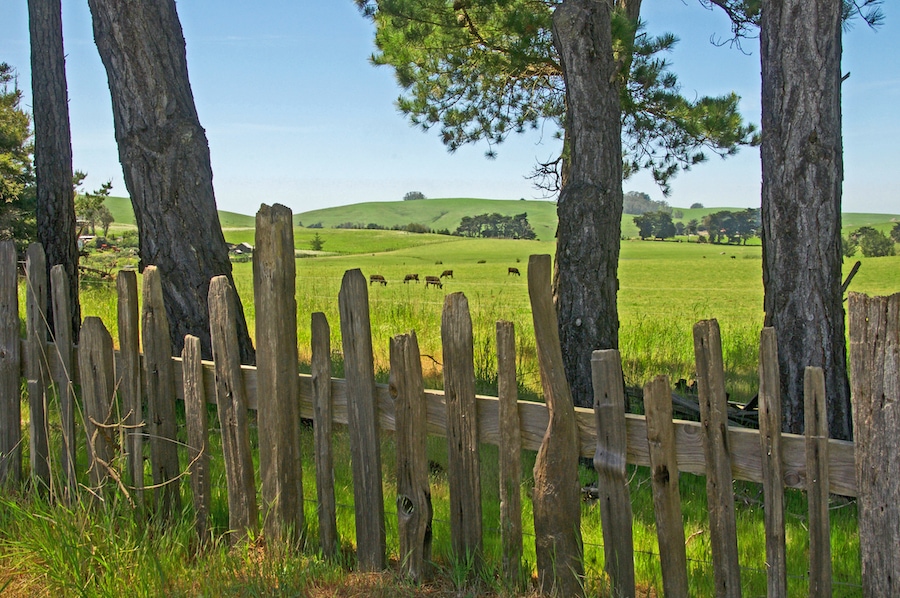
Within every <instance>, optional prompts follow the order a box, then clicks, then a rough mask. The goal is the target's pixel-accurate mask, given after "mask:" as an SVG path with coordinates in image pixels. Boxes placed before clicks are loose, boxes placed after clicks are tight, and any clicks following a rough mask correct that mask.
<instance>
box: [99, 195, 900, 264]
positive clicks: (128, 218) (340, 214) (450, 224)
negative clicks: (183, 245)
mask: <svg viewBox="0 0 900 598" xmlns="http://www.w3.org/2000/svg"><path fill="white" fill-rule="evenodd" d="M106 205H107V206H108V207H109V209H110V211H111V212H112V214H113V217H114V218H115V219H116V222H115V223H116V225H120V226H121V225H132V226H133V225H134V223H135V222H134V212H133V211H132V208H131V202H130V201H129V200H128V198H127V197H110V198H108V199H107V200H106ZM673 209H674V211H675V213H676V214H677V213H679V212H680V213H681V217H680V218H674V219H673V220H674V221H675V222H684V223H687V222H688V221H690V220H692V219H697V220H702V219H703V217H704V216H705V215H707V214H710V213H712V212H718V211H720V210H732V211H740V210H742V209H743V208H729V207H712V208H695V209H691V208H677V207H676V208H673ZM494 212H497V213H499V214H502V215H504V216H514V215H516V214H521V213H522V212H526V213H527V214H528V222H530V223H531V226H532V228H533V229H534V232H535V233H536V234H537V238H538V240H541V241H551V240H553V239H554V237H555V236H556V203H555V202H553V201H536V200H511V199H508V200H507V199H475V198H444V199H419V200H413V201H387V202H365V203H358V204H353V205H349V206H337V207H333V208H323V209H321V210H312V211H309V212H302V213H300V214H295V215H294V224H297V225H298V226H301V225H302V226H305V227H307V228H308V227H309V226H310V225H313V224H321V225H322V228H323V229H335V227H337V226H338V225H340V224H344V223H351V224H353V225H358V226H361V227H365V226H367V225H368V224H370V223H371V224H376V225H378V226H380V227H383V228H391V227H393V226H405V225H407V224H411V223H416V224H422V225H424V226H427V227H429V228H431V229H432V230H441V229H448V230H449V231H451V232H452V231H454V230H456V227H457V226H459V223H460V221H461V220H462V218H463V216H476V215H478V214H485V213H494ZM842 218H843V222H842V224H843V229H842V231H843V234H844V235H847V234H848V233H850V232H851V231H853V230H855V229H857V228H859V227H860V226H871V227H873V228H876V229H878V230H881V231H883V232H888V231H890V229H891V228H892V227H893V225H894V223H895V222H897V221H900V215H897V214H862V213H849V212H848V213H844V214H843V215H842ZM219 219H220V221H221V223H222V228H223V229H226V230H227V229H249V230H244V231H234V233H235V234H236V235H237V237H239V239H237V240H233V239H231V238H229V240H230V241H232V242H239V241H247V242H250V243H252V240H253V230H252V229H253V226H254V220H255V219H254V217H253V216H247V215H245V214H237V213H234V212H224V211H220V212H219ZM301 223H302V224H301ZM235 234H232V235H230V236H229V237H234V236H235ZM312 234H313V233H312V232H310V234H309V235H308V236H309V237H310V238H311V237H312ZM622 234H623V235H624V236H625V237H636V236H638V230H637V227H636V226H635V224H634V215H632V214H623V216H622ZM305 238H306V237H304V239H305ZM298 242H299V240H298ZM334 245H335V244H332V247H330V248H326V250H328V249H331V250H332V251H334V250H335V249H334ZM378 245H379V247H381V244H380V243H379V244H378ZM375 251H383V249H375Z"/></svg>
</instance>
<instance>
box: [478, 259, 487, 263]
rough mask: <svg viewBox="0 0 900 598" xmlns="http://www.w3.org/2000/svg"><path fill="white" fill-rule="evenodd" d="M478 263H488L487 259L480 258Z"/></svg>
mask: <svg viewBox="0 0 900 598" xmlns="http://www.w3.org/2000/svg"><path fill="white" fill-rule="evenodd" d="M478 263H479V264H486V263H487V260H478Z"/></svg>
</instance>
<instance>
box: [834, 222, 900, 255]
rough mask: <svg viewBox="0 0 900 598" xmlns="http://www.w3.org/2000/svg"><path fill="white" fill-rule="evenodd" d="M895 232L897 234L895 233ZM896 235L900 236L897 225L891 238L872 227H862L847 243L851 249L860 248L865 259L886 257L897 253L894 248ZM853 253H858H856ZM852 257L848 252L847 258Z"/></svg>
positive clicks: (892, 231) (853, 233)
mask: <svg viewBox="0 0 900 598" xmlns="http://www.w3.org/2000/svg"><path fill="white" fill-rule="evenodd" d="M895 231H897V232H896V233H895ZM895 234H896V235H897V236H900V230H898V226H897V225H894V228H893V229H892V230H891V235H890V236H888V235H886V234H884V233H883V232H881V231H879V230H876V229H874V228H872V227H871V226H861V227H859V228H858V229H856V230H855V231H853V232H852V233H850V237H849V239H847V241H846V243H847V245H849V246H850V247H854V246H855V247H859V250H860V251H862V254H863V255H864V256H865V257H885V256H889V255H894V254H895V253H896V251H895V248H894V242H895V240H894V236H895ZM842 245H843V243H842ZM853 253H856V251H854V252H853ZM852 255H853V254H852V253H851V254H850V255H847V253H846V252H845V253H844V256H845V257H851V256H852Z"/></svg>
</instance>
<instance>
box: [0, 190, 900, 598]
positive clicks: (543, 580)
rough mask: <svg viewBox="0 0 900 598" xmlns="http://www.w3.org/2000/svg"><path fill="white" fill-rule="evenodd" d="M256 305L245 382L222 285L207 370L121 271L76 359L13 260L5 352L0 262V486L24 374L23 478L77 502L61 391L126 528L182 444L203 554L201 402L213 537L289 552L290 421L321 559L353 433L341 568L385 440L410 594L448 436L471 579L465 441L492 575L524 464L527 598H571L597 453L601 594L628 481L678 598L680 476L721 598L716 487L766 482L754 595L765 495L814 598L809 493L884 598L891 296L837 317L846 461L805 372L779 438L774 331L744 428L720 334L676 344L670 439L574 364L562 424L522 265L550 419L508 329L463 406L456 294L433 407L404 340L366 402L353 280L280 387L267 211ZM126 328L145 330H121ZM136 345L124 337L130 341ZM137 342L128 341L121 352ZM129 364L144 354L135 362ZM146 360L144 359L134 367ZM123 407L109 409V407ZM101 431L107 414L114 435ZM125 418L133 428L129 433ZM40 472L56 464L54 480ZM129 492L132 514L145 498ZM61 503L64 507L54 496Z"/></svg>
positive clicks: (37, 256) (422, 560) (656, 418)
mask: <svg viewBox="0 0 900 598" xmlns="http://www.w3.org/2000/svg"><path fill="white" fill-rule="evenodd" d="M256 239H257V247H256V251H255V255H254V293H255V303H256V326H257V333H256V338H257V365H256V367H248V366H242V365H241V364H240V363H239V358H238V349H237V336H236V325H235V322H234V314H235V309H236V303H235V299H236V295H235V293H234V291H233V289H232V288H231V286H230V285H229V283H228V281H227V280H226V279H225V278H224V277H217V278H214V279H213V280H212V281H211V283H210V291H209V309H210V316H211V322H212V323H211V336H212V346H213V356H214V360H213V361H212V362H209V361H203V360H201V357H200V349H199V342H198V341H197V339H195V338H193V337H188V338H187V339H186V342H185V347H184V351H183V353H182V355H181V356H180V357H172V348H171V343H170V340H169V332H168V330H169V327H168V322H167V320H166V315H165V309H164V306H163V303H162V294H161V291H160V281H159V273H158V272H157V271H156V269H155V268H154V267H152V266H148V267H147V268H146V269H145V271H144V273H143V301H142V310H141V313H140V314H138V301H137V278H136V275H135V273H133V272H122V273H120V274H119V277H118V280H117V289H118V295H119V304H118V312H117V313H118V330H119V338H118V344H119V350H118V351H116V352H114V351H113V343H112V339H111V337H110V335H109V333H108V332H107V331H106V328H105V327H104V326H103V324H102V322H101V321H100V320H99V319H98V318H86V319H85V322H84V325H83V328H82V330H81V338H80V344H79V346H77V347H75V346H73V345H72V343H71V335H68V334H67V331H66V330H65V328H66V323H67V322H68V321H69V318H68V317H67V316H66V315H65V310H66V309H67V306H66V305H65V304H64V303H63V302H62V298H64V297H66V296H67V293H66V290H65V287H66V285H67V284H68V283H67V281H66V280H65V276H64V274H63V272H62V271H61V269H59V268H54V269H53V271H52V276H51V279H52V291H53V293H52V296H53V301H52V309H53V315H54V321H55V322H61V323H63V326H62V327H60V326H57V327H56V329H55V330H54V331H52V335H50V336H52V338H53V339H55V340H56V342H47V338H48V335H47V326H46V316H45V314H47V313H48V308H47V306H46V305H44V304H43V303H44V300H43V298H44V297H46V296H47V294H46V289H47V281H46V266H45V264H44V259H43V250H42V249H41V247H40V246H38V245H34V246H32V247H31V248H30V249H29V251H28V256H27V264H26V271H27V297H28V299H27V301H26V333H27V335H26V338H25V339H24V340H23V339H21V338H20V320H19V311H18V309H19V307H18V301H17V292H16V289H17V276H16V254H15V248H14V247H13V245H12V243H0V482H2V484H5V485H7V486H12V485H16V484H18V482H19V481H20V480H21V478H22V475H23V468H22V464H21V460H22V452H21V442H22V438H23V436H22V429H21V428H22V426H21V413H20V405H21V402H20V396H21V395H20V393H21V388H20V387H21V378H22V376H23V375H24V376H25V378H26V379H27V385H28V396H29V401H28V407H29V410H30V417H29V422H30V423H29V430H28V435H27V436H28V439H29V455H30V477H31V479H32V481H33V485H34V487H35V488H36V489H38V490H39V491H43V492H54V493H55V492H60V491H59V490H58V489H54V484H52V483H51V468H50V463H51V461H54V459H55V457H54V458H51V453H52V452H56V453H57V454H59V455H60V458H61V461H60V462H61V463H62V464H63V467H62V469H61V471H62V478H63V479H64V483H63V484H62V485H61V488H62V490H61V493H63V494H69V493H72V492H74V491H75V488H76V484H75V475H76V473H77V472H76V471H75V458H74V456H75V454H74V450H75V445H76V442H75V440H76V436H75V434H76V431H75V421H76V420H79V421H80V418H76V417H75V414H76V412H75V405H76V403H75V400H74V399H75V395H74V390H73V389H75V388H76V387H80V391H81V396H82V404H83V409H84V413H83V421H84V422H85V433H86V435H87V446H88V454H89V461H90V463H89V474H90V480H91V483H92V484H93V485H94V486H96V487H98V488H99V487H102V486H103V485H104V484H106V485H107V486H110V485H111V486H113V487H118V488H119V490H120V491H122V492H124V493H126V494H127V495H128V496H129V497H130V498H131V500H133V501H134V504H135V506H136V508H142V506H143V505H145V504H147V503H149V505H150V508H152V509H154V511H156V512H158V513H159V514H160V515H161V516H168V517H171V516H174V515H175V514H177V513H179V512H181V509H180V505H181V494H180V492H179V484H178V483H177V482H178V480H179V478H180V476H182V475H183V474H184V472H182V471H181V470H180V467H179V465H178V463H179V461H178V447H179V446H183V445H185V444H186V446H187V450H188V454H189V457H190V468H189V474H190V482H191V488H192V500H193V503H194V512H195V514H196V526H197V532H198V534H199V535H200V537H201V538H207V537H208V535H209V523H208V517H209V513H210V494H211V492H210V473H209V454H208V450H207V448H206V447H207V446H208V422H207V421H206V418H207V410H206V404H207V403H213V404H216V405H217V406H218V409H217V413H218V417H219V423H220V428H221V435H222V447H223V448H222V450H223V454H224V462H225V468H226V480H227V491H228V512H229V527H230V530H231V537H232V538H233V539H234V540H238V539H239V538H241V537H243V536H244V535H246V534H247V533H248V532H250V531H255V530H256V529H257V528H258V527H259V521H260V513H261V514H262V515H263V519H262V520H263V521H264V522H265V530H264V531H265V533H266V535H267V536H268V537H278V538H296V537H298V536H299V535H300V534H302V533H303V530H304V529H305V527H306V522H305V521H304V515H303V507H302V504H303V497H304V494H303V486H302V475H301V474H302V471H301V468H302V466H303V465H308V464H301V461H300V452H299V433H300V432H299V426H300V420H301V418H308V419H312V420H313V422H314V430H315V434H314V437H315V468H316V492H317V497H316V499H317V501H318V518H319V521H318V529H319V541H320V543H321V547H322V550H323V552H324V553H325V554H326V555H333V554H335V553H336V551H337V542H338V540H337V538H338V536H337V527H336V516H335V497H334V487H333V477H332V463H333V457H332V446H331V432H332V426H333V424H341V425H346V426H348V429H349V438H350V444H351V447H350V448H351V455H352V476H353V486H354V498H355V504H356V505H357V508H356V518H355V521H356V546H357V559H358V564H359V567H360V569H362V570H368V571H376V570H380V569H383V568H384V567H385V566H386V541H385V519H384V517H385V516H384V508H383V505H384V497H383V495H382V493H383V490H382V482H381V471H382V468H381V456H380V454H379V450H380V448H379V447H380V442H379V435H380V434H381V433H382V432H384V431H394V438H395V445H396V451H397V494H398V495H397V497H396V501H397V512H398V530H399V541H400V547H399V549H400V555H401V562H402V564H403V565H402V566H403V567H404V568H405V570H406V571H407V573H408V574H409V575H410V576H411V577H412V578H414V579H417V580H418V579H422V578H423V576H424V575H425V571H426V566H427V562H428V560H429V558H430V550H431V542H432V526H431V524H432V506H431V498H430V496H431V494H430V489H429V479H428V465H427V462H426V460H425V459H426V458H425V442H426V435H427V434H432V435H439V436H444V437H446V438H447V441H448V442H447V445H448V468H447V471H448V482H449V489H450V529H451V542H452V547H453V551H454V554H455V555H457V556H465V557H466V558H468V559H470V560H471V562H473V563H474V564H475V567H474V569H475V570H477V569H478V565H479V563H480V562H481V559H482V529H481V525H482V517H481V500H480V495H481V488H480V483H481V476H480V472H479V467H480V464H479V460H478V445H479V443H490V444H494V445H498V446H499V447H500V451H499V455H500V458H499V468H500V475H499V478H500V499H501V510H500V513H501V522H500V526H501V533H502V547H503V563H502V568H503V572H504V575H505V576H506V577H507V578H508V579H509V580H510V582H513V583H514V582H515V581H516V580H517V579H519V575H520V573H521V558H522V542H523V534H522V523H521V519H522V516H521V504H520V494H519V489H520V487H521V479H522V472H521V460H520V459H519V454H520V452H521V451H522V450H531V451H537V461H536V464H535V472H534V480H535V486H534V490H533V501H534V516H535V522H534V529H535V548H536V554H537V568H538V580H539V585H540V588H541V589H542V590H543V591H545V592H547V593H556V594H558V595H564V596H569V595H578V594H580V593H581V592H582V589H581V588H582V587H583V579H582V578H581V577H582V575H583V573H582V572H583V564H582V561H581V558H582V557H581V534H580V506H579V503H580V499H581V497H580V488H579V487H578V480H577V462H578V457H579V456H581V457H593V462H594V466H595V468H596V470H597V472H598V475H599V482H598V486H599V488H598V489H599V492H600V494H601V498H600V502H601V519H602V528H603V534H604V551H605V556H606V559H605V562H606V570H607V573H608V574H609V580H610V584H611V587H612V588H613V592H614V594H615V595H616V596H633V595H634V593H635V581H634V564H633V562H634V549H633V542H632V537H631V529H632V526H631V518H632V515H631V503H630V499H629V492H628V484H627V477H626V465H627V464H636V465H642V466H647V467H649V468H650V470H651V473H652V476H651V478H652V488H653V499H654V508H655V515H656V523H657V529H658V535H659V545H660V551H659V554H660V559H661V569H662V576H663V587H664V591H665V595H666V596H687V592H688V585H687V582H688V577H687V576H688V568H687V564H686V560H687V559H686V555H685V541H684V526H683V523H682V512H681V502H680V501H681V498H680V496H679V493H678V477H679V472H682V471H684V472H691V473H695V474H700V475H704V476H706V480H707V495H708V504H709V527H710V538H711V545H712V555H713V568H714V572H715V586H716V595H717V596H739V595H740V591H741V586H740V568H739V566H738V563H737V537H736V524H735V512H734V494H733V490H732V482H733V480H750V481H754V482H761V483H762V485H763V488H764V492H765V528H766V569H767V575H768V594H769V595H770V596H785V595H786V593H787V584H786V581H787V571H786V558H785V531H784V489H785V488H800V489H804V490H806V492H807V493H808V498H809V500H808V502H809V509H810V512H809V534H810V550H809V554H810V566H809V587H810V595H814V596H823V595H830V593H831V561H830V549H829V518H828V508H827V504H828V495H829V493H835V494H840V495H845V496H855V497H858V505H859V533H860V546H861V554H862V585H863V593H864V595H865V596H895V595H898V594H900V588H898V584H900V490H898V480H900V451H898V450H896V443H897V438H900V418H898V416H897V413H896V409H897V406H898V405H900V396H898V395H900V373H898V372H900V357H898V355H900V349H898V347H900V330H898V328H900V323H898V314H900V295H895V296H893V297H890V298H872V299H870V298H868V297H865V296H862V295H851V297H850V327H851V364H852V379H853V405H854V419H855V422H854V424H855V430H856V438H857V439H858V442H857V443H856V444H853V443H850V442H842V441H836V440H829V439H828V438H827V437H826V434H827V427H826V425H825V422H826V421H827V420H826V415H825V401H824V396H825V395H824V383H823V376H822V372H821V370H818V369H816V368H809V369H808V370H807V372H806V413H807V416H806V435H805V436H797V435H792V434H782V433H781V432H780V420H781V417H780V397H779V387H780V384H779V372H778V360H777V348H776V339H775V333H774V331H773V330H771V329H764V330H763V333H762V336H761V345H760V368H759V369H760V393H759V399H760V429H759V430H753V429H743V428H735V427H729V426H728V425H727V419H726V409H727V405H726V397H725V387H724V373H723V365H722V349H721V340H720V337H719V328H718V324H717V323H716V322H715V320H709V321H703V322H700V323H698V324H697V325H696V326H695V328H694V343H695V355H696V365H697V376H698V383H699V385H698V386H699V394H700V406H701V421H700V422H688V421H677V420H673V419H672V399H671V386H670V383H669V381H668V379H667V378H666V377H664V376H660V377H657V378H655V379H653V380H652V381H651V382H649V383H648V384H647V386H646V387H645V388H644V397H645V410H646V413H647V415H646V416H638V415H631V414H626V413H625V412H624V404H625V393H624V388H623V379H622V371H621V363H620V360H619V355H618V353H617V352H616V351H597V352H595V353H594V355H593V357H592V366H593V384H594V394H595V403H594V409H593V410H588V409H580V408H573V407H572V403H571V398H570V396H569V391H568V387H567V385H566V383H565V379H564V377H563V376H562V365H561V363H562V359H561V358H562V356H561V354H560V345H559V341H558V336H557V334H558V333H557V330H556V315H555V312H554V310H553V306H552V302H551V301H550V300H549V297H550V295H549V284H550V259H549V256H532V258H531V260H530V262H529V268H528V287H529V294H530V296H531V299H532V307H533V314H534V320H535V334H536V337H537V338H536V346H537V352H538V359H539V364H540V371H541V378H542V385H543V390H544V396H545V400H546V402H545V403H534V402H525V401H517V397H516V381H515V349H514V347H515V340H514V334H515V332H514V330H513V327H512V325H511V324H510V323H507V322H498V324H497V353H498V380H499V393H498V394H499V396H498V397H496V398H494V397H484V396H476V394H475V386H474V366H473V341H472V324H471V319H470V317H469V310H468V302H467V300H466V298H465V296H464V295H463V294H461V293H454V294H450V295H448V296H447V297H446V300H445V303H444V311H443V317H442V323H441V333H442V343H443V355H444V364H443V365H444V389H445V390H444V391H443V392H440V391H433V390H425V389H424V388H423V383H422V370H421V361H420V356H419V352H418V344H417V341H416V336H415V333H414V332H410V333H407V334H401V335H399V336H397V337H395V338H393V339H392V340H391V344H390V368H391V370H390V381H389V384H387V385H383V384H376V383H375V377H374V365H373V357H372V340H371V332H370V325H369V305H368V295H367V293H368V290H367V285H366V281H365V278H364V277H363V275H362V273H361V272H360V271H359V270H351V271H348V272H347V273H346V274H345V276H344V279H343V282H342V286H341V291H340V295H339V306H340V320H341V321H340V326H341V332H342V339H343V341H342V342H343V358H344V367H345V378H344V379H335V378H332V377H331V371H330V366H331V347H330V340H329V339H330V329H329V324H328V322H327V320H326V319H325V317H324V314H321V313H316V314H312V373H311V374H310V375H298V374H297V373H296V372H297V371H298V367H297V340H296V300H295V296H294V292H295V291H294V288H295V271H294V258H293V232H292V228H291V213H290V210H288V209H287V208H284V207H283V206H277V205H276V206H273V207H271V208H270V207H268V206H263V207H262V208H261V209H260V212H259V214H258V216H257V234H256ZM139 323H140V325H139ZM139 328H140V334H139V332H138V330H139ZM138 339H141V341H140V342H139V340H138ZM139 345H140V346H139ZM141 347H142V349H143V350H142V352H141ZM51 386H52V387H55V392H56V393H57V395H58V397H59V408H60V413H59V421H60V423H61V429H62V434H61V437H62V442H61V446H60V447H51V446H50V440H49V434H48V423H47V422H48V416H49V414H48V412H47V410H48V392H49V391H48V389H49V388H51ZM176 398H177V399H180V400H183V401H184V405H185V413H186V429H187V430H186V436H187V438H186V439H182V444H181V445H180V444H179V443H178V442H175V436H176V421H175V413H176V410H175V401H176ZM117 401H118V409H115V408H114V407H115V405H116V404H117ZM248 410H257V412H258V423H259V461H260V477H261V480H260V485H261V493H260V497H261V502H262V504H261V505H257V503H256V497H257V494H256V488H257V483H256V480H255V479H254V470H253V465H252V458H251V457H252V454H251V445H250V440H249V431H248ZM114 413H120V414H122V415H121V417H118V418H114V417H113V414H114ZM142 414H146V416H145V417H143V416H142ZM117 438H124V439H125V440H124V442H123V443H122V445H121V446H118V447H117V450H121V451H124V452H126V453H127V454H128V459H127V463H128V466H127V471H126V472H122V473H118V472H114V471H113V470H112V469H111V468H110V467H109V463H110V460H111V454H110V451H111V450H112V447H113V446H115V445H116V439H117ZM144 444H149V445H150V446H149V456H150V459H149V460H150V463H151V469H152V481H153V485H152V486H147V487H145V479H144V478H145V473H144V465H143V462H144V452H145V447H144ZM54 462H55V461H54ZM144 494H149V496H148V497H147V499H149V500H145V498H144ZM60 498H65V497H64V496H63V497H60Z"/></svg>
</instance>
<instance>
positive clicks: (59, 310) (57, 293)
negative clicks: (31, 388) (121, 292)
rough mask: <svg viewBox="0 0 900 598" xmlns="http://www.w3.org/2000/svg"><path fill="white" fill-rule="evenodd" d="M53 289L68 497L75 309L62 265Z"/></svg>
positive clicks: (55, 274)
mask: <svg viewBox="0 0 900 598" xmlns="http://www.w3.org/2000/svg"><path fill="white" fill-rule="evenodd" d="M50 283H51V284H50V288H51V291H52V295H51V296H52V301H53V329H54V338H55V342H54V346H55V347H56V357H57V364H58V367H57V368H56V369H55V371H54V373H53V374H54V375H53V379H54V383H55V384H56V392H57V395H58V397H59V420H60V422H59V423H60V431H61V432H62V434H61V436H62V438H61V441H62V450H61V460H60V468H61V469H62V472H63V477H64V486H65V492H66V493H67V494H68V496H69V497H71V496H72V495H73V493H74V492H75V486H76V484H77V480H76V479H75V447H76V443H75V389H74V386H73V384H72V379H73V378H74V377H75V370H74V368H73V367H72V366H73V362H74V360H73V347H72V306H71V305H69V277H68V276H67V275H66V269H65V267H64V266H63V265H62V264H56V265H55V266H53V267H52V268H51V269H50Z"/></svg>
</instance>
